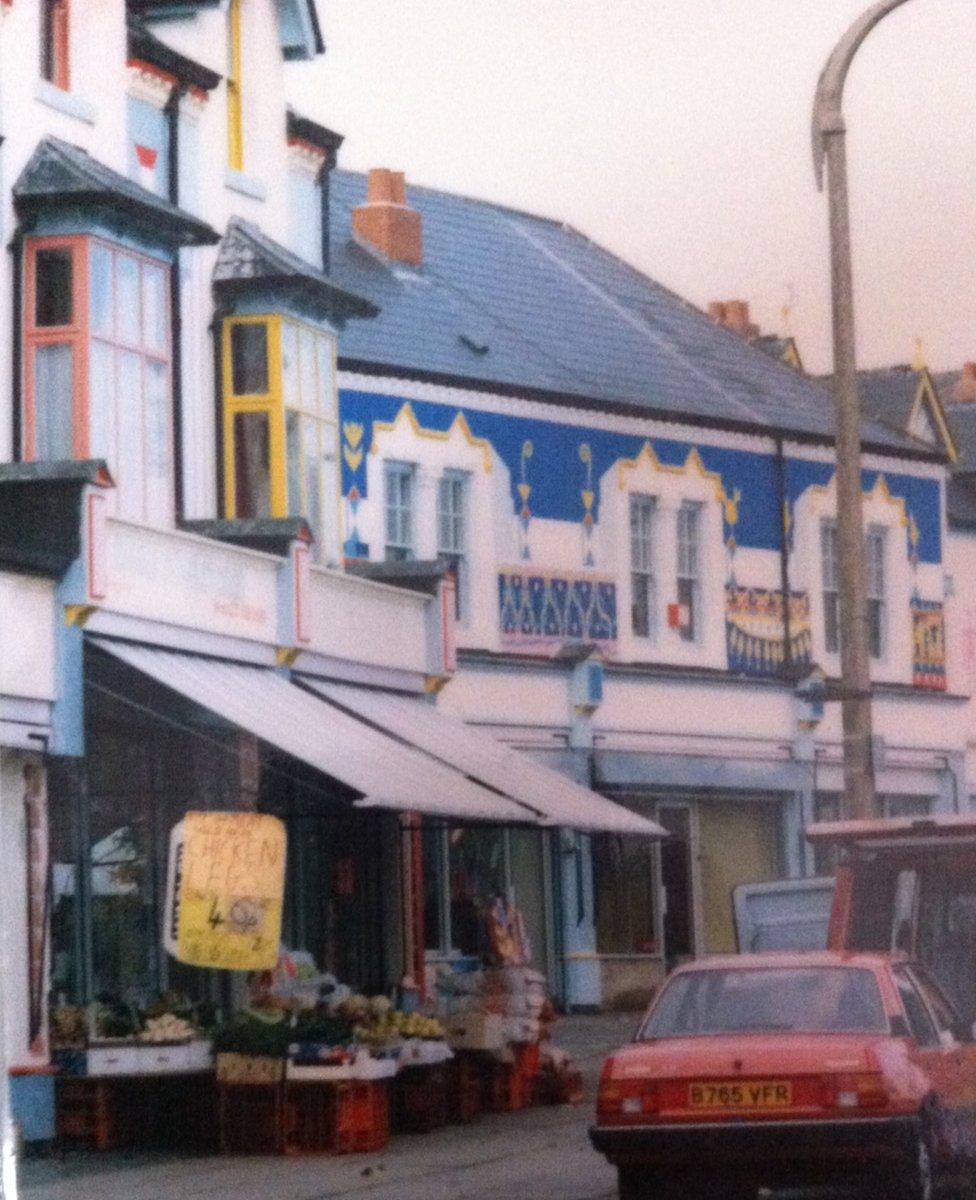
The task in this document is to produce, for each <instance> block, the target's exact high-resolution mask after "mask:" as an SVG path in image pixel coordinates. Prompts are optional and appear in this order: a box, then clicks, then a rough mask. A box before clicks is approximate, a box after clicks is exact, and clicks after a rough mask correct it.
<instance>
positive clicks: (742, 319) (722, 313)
mask: <svg viewBox="0 0 976 1200" xmlns="http://www.w3.org/2000/svg"><path fill="white" fill-rule="evenodd" d="M708 315H709V317H710V318H711V319H712V320H713V321H714V322H715V324H716V325H724V326H725V328H726V329H731V330H732V332H733V333H737V334H738V335H739V336H740V337H744V338H747V339H749V338H755V337H758V336H759V326H758V325H754V324H753V323H752V322H751V321H750V320H749V301H748V300H713V301H712V303H711V304H709V306H708Z"/></svg>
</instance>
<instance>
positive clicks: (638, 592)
mask: <svg viewBox="0 0 976 1200" xmlns="http://www.w3.org/2000/svg"><path fill="white" fill-rule="evenodd" d="M631 597H632V598H631V605H632V612H631V620H632V623H633V628H634V633H635V635H636V636H637V637H650V636H651V578H650V576H649V575H643V574H634V575H632V576H631Z"/></svg>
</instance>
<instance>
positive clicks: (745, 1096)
mask: <svg viewBox="0 0 976 1200" xmlns="http://www.w3.org/2000/svg"><path fill="white" fill-rule="evenodd" d="M792 1103H793V1085H792V1084H791V1083H786V1082H785V1081H783V1080H779V1079H772V1080H771V1079H747V1080H743V1081H742V1082H741V1083H690V1084H689V1085H688V1107H689V1108H788V1107H789V1106H790V1105H791V1104H792Z"/></svg>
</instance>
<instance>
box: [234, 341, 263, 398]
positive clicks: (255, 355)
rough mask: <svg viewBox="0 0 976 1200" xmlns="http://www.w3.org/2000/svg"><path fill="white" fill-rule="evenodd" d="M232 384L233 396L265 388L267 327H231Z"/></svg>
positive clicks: (244, 394)
mask: <svg viewBox="0 0 976 1200" xmlns="http://www.w3.org/2000/svg"><path fill="white" fill-rule="evenodd" d="M230 352H231V375H232V382H231V386H232V387H233V389H234V395H235V396H264V395H266V394H267V391H268V327H267V326H266V325H263V324H261V325H234V326H233V327H232V328H231V331H230Z"/></svg>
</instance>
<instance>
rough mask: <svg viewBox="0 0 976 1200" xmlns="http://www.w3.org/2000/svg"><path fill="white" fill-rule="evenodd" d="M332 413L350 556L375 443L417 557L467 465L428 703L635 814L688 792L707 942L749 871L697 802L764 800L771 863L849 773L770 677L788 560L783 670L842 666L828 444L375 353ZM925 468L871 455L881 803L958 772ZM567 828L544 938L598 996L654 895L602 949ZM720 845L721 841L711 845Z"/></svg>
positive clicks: (922, 801)
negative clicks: (696, 579)
mask: <svg viewBox="0 0 976 1200" xmlns="http://www.w3.org/2000/svg"><path fill="white" fill-rule="evenodd" d="M379 320H380V321H382V316H381V317H380V318H379ZM404 374H405V373H404ZM340 417H341V430H342V437H343V459H344V461H343V493H344V505H345V511H344V529H345V531H346V543H345V546H346V554H347V555H348V556H349V557H368V558H370V559H373V560H378V559H382V558H383V557H384V552H385V545H384V543H385V536H386V535H385V528H384V494H383V489H384V463H385V462H394V463H397V464H406V465H408V466H410V467H411V468H412V469H413V471H414V477H415V480H416V489H415V496H416V500H415V513H414V526H413V527H414V537H415V544H414V547H413V550H414V553H415V554H416V556H417V557H418V558H430V557H435V556H436V555H437V554H438V552H439V550H442V549H443V547H441V546H439V544H438V518H437V493H438V480H439V478H441V477H442V476H443V475H444V473H445V472H448V473H463V475H464V478H465V479H466V481H467V489H468V497H469V506H468V510H467V511H468V527H467V531H466V548H465V553H466V558H467V561H466V563H465V566H464V568H463V574H462V579H461V586H462V590H463V591H464V593H465V611H464V615H463V616H462V620H461V622H460V624H459V626H458V633H457V640H458V646H459V651H460V668H459V671H458V673H457V675H456V676H455V678H454V679H453V680H452V681H451V682H450V683H449V684H448V686H447V687H446V688H445V689H444V691H443V692H442V693H441V696H440V703H441V705H442V706H443V707H444V708H445V709H447V710H449V711H451V712H453V713H456V714H458V715H461V716H463V717H464V718H465V719H466V720H467V721H469V722H472V723H475V724H479V725H482V726H484V727H485V728H486V729H490V730H491V731H492V732H493V733H495V734H496V736H498V737H501V738H502V739H504V740H505V741H507V742H509V743H510V744H512V745H515V746H519V747H520V748H522V749H524V750H526V751H527V752H529V753H534V754H537V755H539V756H540V757H543V758H544V759H547V760H548V761H550V762H552V763H553V764H555V765H558V767H559V768H560V769H562V770H565V771H567V772H570V773H572V774H575V775H576V777H577V778H579V779H580V780H583V781H586V782H590V781H592V782H594V783H595V785H596V786H597V787H598V788H599V789H600V790H603V791H606V792H607V793H609V794H612V795H619V796H621V797H623V798H626V800H627V802H628V803H632V804H634V805H636V806H638V807H639V808H641V809H642V810H644V811H646V812H648V813H653V812H658V813H660V811H661V809H662V806H663V807H667V806H679V807H684V806H686V805H687V806H688V807H687V814H688V818H689V821H688V827H689V829H690V832H691V837H692V844H691V863H690V865H691V870H692V886H693V889H694V892H695V896H694V911H693V913H692V930H691V933H692V938H693V948H694V949H695V950H698V951H705V950H708V949H722V948H725V946H724V944H723V943H724V941H725V935H724V933H723V930H722V928H721V926H722V920H721V917H720V910H721V909H722V908H723V906H728V905H729V901H730V897H729V895H727V894H725V893H724V891H723V894H716V889H719V888H721V889H724V888H725V887H726V885H727V884H732V883H735V882H740V881H745V880H746V879H748V878H749V877H750V876H749V875H748V871H749V869H750V867H749V863H748V861H747V862H746V863H744V864H743V868H742V869H743V870H744V871H745V872H746V874H745V875H741V874H740V875H739V877H738V878H737V877H736V856H737V847H736V845H735V844H727V845H716V844H714V843H713V842H710V841H709V840H708V839H709V838H710V837H711V836H713V833H714V830H712V828H711V825H713V824H714V822H712V823H711V824H710V823H709V820H708V815H709V813H713V814H714V813H715V812H716V811H717V810H716V808H715V806H716V805H718V806H719V807H720V808H721V809H723V810H724V809H726V808H728V806H735V805H736V804H738V805H740V810H741V811H742V812H743V813H748V812H751V811H758V808H757V806H761V807H762V809H763V811H764V812H767V813H768V812H770V811H775V813H776V817H775V828H776V831H777V833H776V837H777V841H778V846H777V860H778V861H777V864H776V866H777V867H778V869H779V870H781V871H782V872H783V873H784V874H791V875H800V874H806V873H811V872H812V871H813V869H814V862H813V859H812V856H811V854H810V852H809V850H808V848H807V847H806V846H805V845H804V841H803V828H804V826H805V825H806V824H807V823H808V822H809V821H811V820H812V819H813V818H814V816H815V813H816V812H817V796H818V794H819V796H820V804H821V811H824V809H823V805H824V804H829V802H830V798H831V797H836V795H837V794H838V793H839V792H840V791H841V787H842V781H841V739H840V726H839V716H840V714H839V711H838V708H839V706H835V705H828V706H827V708H826V711H825V712H824V714H823V718H822V720H819V722H817V723H816V724H815V725H813V723H812V722H811V720H810V718H811V713H810V711H809V709H808V705H807V704H806V703H805V701H804V700H803V699H802V698H800V697H799V696H798V695H797V693H796V691H795V689H794V687H793V686H792V685H791V684H788V683H786V682H784V681H783V679H782V672H783V666H784V660H783V638H784V623H783V615H782V604H781V598H782V594H783V573H784V569H785V571H786V575H787V579H788V587H789V589H790V592H791V594H792V598H793V603H792V605H791V630H790V634H791V651H792V657H793V663H794V666H795V668H796V677H797V678H799V677H802V676H803V675H804V674H805V673H808V672H809V671H810V670H812V668H813V667H814V666H819V667H820V668H822V670H823V671H825V672H826V673H827V674H828V675H837V674H838V672H839V662H838V656H837V654H836V653H831V652H830V651H828V649H827V647H826V644H825V626H824V611H823V608H824V603H823V579H822V574H821V571H822V555H821V527H822V523H823V522H824V521H829V520H830V519H831V518H832V517H834V516H835V514H836V498H835V489H834V486H833V482H832V478H833V466H832V454H831V451H830V449H829V447H826V446H822V447H818V446H815V445H810V444H809V443H804V442H801V441H799V440H797V441H792V442H791V441H789V440H784V441H783V442H782V444H781V445H780V444H779V443H778V442H777V440H776V439H774V438H771V437H763V436H761V435H759V434H756V435H749V434H745V433H730V432H727V431H723V430H718V429H708V428H707V427H703V425H702V424H698V423H697V422H696V424H695V425H690V424H682V423H681V422H680V420H678V419H676V420H675V421H673V422H670V423H664V422H658V421H651V420H648V419H643V418H639V417H635V416H622V415H608V414H605V413H598V412H596V411H592V410H591V411H587V410H586V408H585V407H583V406H582V405H579V404H573V403H572V402H571V401H569V402H566V403H563V404H555V403H553V404H547V403H545V402H544V401H542V400H539V399H520V398H518V397H513V396H511V395H499V394H492V393H491V391H490V389H488V388H484V387H479V388H478V389H477V390H469V389H464V388H462V387H460V386H458V387H450V386H446V385H441V384H433V383H427V382H421V381H418V380H409V379H406V378H403V377H400V378H393V377H389V376H388V377H382V373H381V372H380V370H379V368H377V374H375V375H374V374H372V373H371V374H369V375H365V374H356V373H352V372H341V373H340ZM780 455H781V457H780ZM944 476H945V469H944V467H943V466H942V465H940V464H938V463H921V462H918V461H913V460H911V459H909V458H899V457H896V456H894V455H892V456H890V457H885V456H879V455H868V456H866V457H865V460H864V490H865V520H866V522H867V523H868V525H869V526H870V527H873V528H876V529H880V530H883V531H884V534H885V536H884V546H885V593H886V594H885V617H884V620H885V636H884V649H883V654H882V656H881V657H880V658H879V659H878V660H876V661H875V663H874V679H875V682H876V685H877V700H876V704H875V730H876V735H877V754H876V763H877V768H878V789H879V792H880V793H881V794H882V795H886V796H889V797H891V798H892V799H891V804H892V805H893V806H894V807H897V806H898V805H906V804H907V805H911V806H913V807H914V806H917V807H918V808H919V809H921V808H923V807H931V808H932V809H933V810H942V811H946V810H951V809H952V807H953V806H954V804H955V803H957V800H958V797H960V796H965V794H966V792H965V779H964V763H963V756H962V753H961V750H962V744H963V740H964V739H963V735H962V714H963V705H962V702H961V700H960V698H959V697H957V696H955V695H953V694H952V693H953V687H954V681H953V679H952V678H951V677H950V678H949V679H948V680H947V679H946V676H945V656H944V652H943V650H942V649H941V635H942V633H943V632H944V627H943V626H942V625H941V620H942V609H943V604H944V600H945V584H944V574H945V567H944V546H945V517H944V507H945V506H944ZM632 494H640V495H643V496H649V497H652V498H653V499H654V502H655V538H654V540H655V547H654V555H655V567H654V572H655V592H656V596H655V605H656V611H655V613H654V617H653V619H652V623H651V630H652V636H650V637H639V636H635V634H634V631H633V627H632V621H631V557H630V556H631V547H630V523H629V522H630V517H629V501H630V497H631V495H632ZM689 502H690V503H694V504H696V505H699V506H700V511H701V514H702V527H701V530H702V546H701V551H702V558H701V616H700V631H699V633H698V635H697V636H696V637H695V638H694V639H693V640H690V641H689V640H686V639H684V638H683V637H682V636H681V635H680V631H679V630H678V629H675V628H672V627H670V626H669V623H668V615H669V614H668V608H669V605H671V604H672V603H673V602H675V601H676V599H677V594H676V580H675V570H676V565H675V564H676V557H677V547H676V541H675V538H676V533H675V523H676V516H677V513H678V511H679V510H680V508H681V506H682V505H685V504H687V503H689ZM781 513H782V514H783V520H782V521H781V519H780V514H781ZM783 529H785V562H784V555H783V545H782V538H783V536H784V535H783V534H782V533H781V531H782V530H783ZM919 612H924V613H926V614H928V615H927V616H926V617H925V618H924V619H925V620H928V621H931V620H933V619H934V620H935V622H936V624H937V626H938V632H937V634H936V639H935V642H936V643H937V644H936V645H935V648H934V650H933V649H932V646H931V645H930V653H929V657H930V658H932V659H933V660H934V661H931V662H927V661H922V660H921V659H920V658H919V656H918V654H917V653H916V650H915V639H914V636H913V622H915V621H917V620H918V617H917V616H916V614H917V613H919ZM932 614H934V618H933V615H932ZM949 636H950V637H951V631H950V632H949ZM581 643H582V644H586V645H588V646H589V647H590V649H591V650H592V653H593V655H594V656H595V657H596V658H598V659H599V660H601V661H602V663H603V673H604V683H603V693H602V700H601V701H600V702H599V703H598V704H596V705H595V706H593V708H592V711H588V712H586V713H585V714H582V715H581V714H580V712H579V711H578V710H577V704H576V695H575V693H574V690H573V688H574V668H573V665H572V656H571V655H570V656H569V658H567V656H566V651H567V649H571V648H572V647H573V646H574V645H579V644H581ZM909 798H911V799H909ZM827 811H829V810H827ZM730 828H734V826H730ZM560 849H561V851H562V857H561V862H562V867H563V871H562V876H563V877H562V888H561V926H562V927H561V930H559V931H558V936H557V937H556V939H555V940H556V942H557V943H558V945H559V953H560V957H561V958H562V959H563V969H564V983H565V987H566V997H567V1000H568V1002H569V1003H571V1004H576V1005H581V1006H590V1005H599V1004H601V1003H608V1002H612V1001H613V999H614V996H615V995H616V994H618V993H621V992H626V991H628V990H632V989H635V988H639V987H640V986H641V982H642V981H643V983H644V984H645V985H646V983H647V982H648V981H649V980H650V979H651V978H653V977H654V975H655V973H656V972H657V971H659V970H660V967H661V963H662V960H663V957H664V954H665V953H667V952H668V951H667V947H666V946H664V945H663V944H662V941H663V936H664V928H663V927H664V913H663V912H662V911H661V908H662V907H663V905H661V904H659V905H658V911H657V912H656V913H655V915H654V922H655V927H656V929H657V938H656V939H655V943H656V944H655V945H654V946H652V947H648V948H647V949H646V950H645V951H644V952H636V951H635V952H632V953H626V952H616V953H609V952H608V953H605V954H604V953H601V952H600V947H599V946H598V941H597V932H596V922H595V919H594V907H593V906H594V894H593V886H594V885H593V875H592V870H591V865H590V861H589V857H588V844H587V843H586V842H582V843H581V842H580V841H578V840H571V841H570V842H568V843H565V844H563V845H562V846H561V847H560ZM716 856H721V857H722V858H724V859H725V860H726V865H725V866H723V867H721V868H718V867H716V865H715V864H714V863H712V862H710V860H711V859H714V858H715V857H716ZM581 858H582V865H581V863H580V859H581ZM598 902H599V901H598V900H597V903H598ZM726 932H727V931H726Z"/></svg>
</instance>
